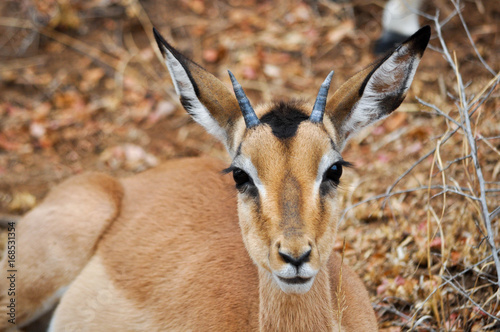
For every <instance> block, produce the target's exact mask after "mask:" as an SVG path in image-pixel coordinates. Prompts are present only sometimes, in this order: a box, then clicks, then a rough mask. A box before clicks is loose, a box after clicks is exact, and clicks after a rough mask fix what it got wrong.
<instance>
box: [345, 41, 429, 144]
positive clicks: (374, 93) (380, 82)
mask: <svg viewBox="0 0 500 332" xmlns="http://www.w3.org/2000/svg"><path fill="white" fill-rule="evenodd" d="M409 52H410V49H409V48H408V46H407V45H402V46H400V47H399V48H398V49H397V50H396V51H394V53H393V54H392V55H391V56H390V57H389V58H388V59H387V60H385V61H384V63H382V64H381V65H380V66H379V67H378V68H377V70H376V71H375V72H374V73H373V74H372V76H371V77H370V79H369V80H368V82H367V84H366V86H365V89H364V91H363V95H362V96H361V98H360V99H359V100H358V102H356V104H355V105H354V107H353V109H352V110H351V112H350V114H349V116H348V118H347V119H346V120H345V122H344V124H343V126H342V129H343V132H344V133H350V136H351V135H352V134H353V133H355V132H357V131H358V130H360V129H362V128H364V127H366V126H368V125H370V124H372V123H374V122H376V121H377V120H380V119H382V118H385V117H386V116H387V115H389V114H390V111H392V110H390V111H388V110H387V109H384V107H383V103H384V100H385V98H394V97H395V96H397V95H400V96H402V95H404V94H406V92H407V91H408V89H409V88H410V85H411V82H412V80H413V76H414V75H415V72H416V70H417V67H418V63H419V61H420V57H419V56H417V55H414V56H409V55H408V53H409ZM347 139H348V137H346V140H345V141H344V144H345V142H346V141H347Z"/></svg>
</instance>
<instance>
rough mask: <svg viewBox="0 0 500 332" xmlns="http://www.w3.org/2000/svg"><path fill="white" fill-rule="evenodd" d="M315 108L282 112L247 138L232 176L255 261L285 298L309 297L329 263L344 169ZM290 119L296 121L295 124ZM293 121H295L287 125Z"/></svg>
mask: <svg viewBox="0 0 500 332" xmlns="http://www.w3.org/2000/svg"><path fill="white" fill-rule="evenodd" d="M311 109H312V107H311V106H310V105H300V104H297V103H296V104H283V103H282V104H277V105H274V106H273V107H271V109H270V111H268V112H267V113H266V114H264V115H263V116H261V117H260V122H261V123H260V124H259V125H257V126H255V127H253V128H250V129H245V130H244V131H243V130H242V133H241V138H240V139H239V140H238V142H237V143H236V144H237V145H238V147H236V149H235V150H236V151H237V153H236V155H235V157H234V158H233V162H232V164H231V167H230V168H229V169H228V171H232V173H233V177H234V180H235V183H236V188H237V189H238V191H239V195H238V196H239V219H240V227H241V230H242V235H243V241H244V243H245V245H246V248H247V250H248V252H249V254H250V256H251V258H252V259H253V260H254V261H255V262H256V263H257V264H258V266H260V267H262V268H264V269H265V270H267V271H269V273H271V274H272V277H273V279H274V280H275V281H276V283H277V284H278V286H279V287H280V288H281V290H283V291H284V292H287V293H304V292H307V291H308V290H309V289H310V287H311V286H312V284H313V281H314V277H315V276H316V274H317V272H318V271H319V269H320V267H321V266H323V265H324V264H325V263H326V261H327V260H328V258H329V255H330V252H331V250H332V247H333V244H334V240H335V235H336V229H337V222H336V218H337V212H338V211H337V210H338V209H337V208H336V206H337V204H336V202H337V199H336V193H337V186H338V184H339V181H340V176H341V175H342V167H343V166H345V165H346V164H348V163H346V162H344V161H343V160H342V157H341V155H340V153H339V151H338V148H337V147H336V144H335V143H334V141H333V139H332V135H331V134H329V133H328V131H327V130H326V128H325V126H324V124H323V123H313V122H311V121H310V120H309V115H310V114H307V113H310V112H311V111H310V110H311ZM291 115H293V116H291ZM291 118H292V119H293V121H290V119H291Z"/></svg>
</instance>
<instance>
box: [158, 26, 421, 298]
mask: <svg viewBox="0 0 500 332" xmlns="http://www.w3.org/2000/svg"><path fill="white" fill-rule="evenodd" d="M155 36H156V40H157V42H158V46H159V48H160V51H161V52H162V54H163V56H164V58H165V61H166V64H167V67H168V69H169V71H170V74H171V76H172V80H173V83H174V87H175V90H176V92H177V93H178V94H179V96H180V100H181V103H182V105H183V106H184V108H185V109H186V110H187V111H188V113H189V114H191V115H192V117H193V119H194V120H195V121H197V122H198V123H200V124H201V125H202V126H204V127H205V129H206V130H207V131H208V132H210V133H211V134H213V135H214V136H215V137H217V138H218V139H219V140H220V141H221V142H223V143H224V144H225V146H226V148H227V150H228V152H229V154H230V156H231V158H232V162H231V166H230V167H229V168H228V169H227V170H226V172H232V174H233V177H234V181H235V183H236V189H237V190H238V192H239V193H238V213H239V223H240V226H241V231H242V235H243V242H244V243H245V246H246V248H247V251H248V253H249V255H250V257H251V258H252V259H253V261H254V262H255V263H256V264H257V266H258V267H259V268H260V269H261V270H262V271H267V272H268V273H269V274H270V275H271V276H272V279H273V280H274V281H276V284H277V285H278V286H279V287H280V288H281V290H282V291H284V292H286V293H304V292H307V291H308V290H309V289H310V288H311V286H312V285H313V283H314V278H315V276H316V275H317V273H318V271H319V270H320V269H321V268H322V267H324V266H325V264H326V262H327V260H328V258H329V256H330V253H331V251H332V247H333V244H334V240H335V235H336V228H337V222H336V219H337V216H338V212H339V208H338V204H337V187H338V185H339V182H340V177H341V175H342V168H343V166H347V165H348V164H349V163H347V162H345V161H343V160H342V157H341V155H340V152H341V151H342V148H343V146H344V145H345V143H346V141H347V140H348V139H349V138H350V137H351V136H352V135H353V134H354V133H355V132H357V131H358V130H360V129H361V128H364V127H366V126H368V125H370V124H372V123H374V122H376V121H378V120H379V119H382V118H384V117H385V116H387V115H389V114H390V113H391V112H392V111H394V110H395V109H396V108H397V107H398V106H399V105H400V104H401V102H402V101H403V99H404V97H405V95H406V92H407V91H408V89H409V87H410V84H411V81H412V79H413V76H414V74H415V71H416V69H417V66H418V63H419V61H420V58H421V56H422V54H423V52H424V50H425V48H426V46H427V43H428V41H429V37H430V28H429V27H428V26H427V27H424V28H422V29H420V30H419V31H417V32H416V33H415V34H414V35H413V36H412V37H410V38H409V39H408V40H407V41H406V42H405V43H403V44H402V45H401V46H399V47H398V48H397V49H395V50H394V51H393V52H392V53H390V54H388V55H387V56H386V57H385V58H383V59H381V60H380V61H378V62H376V63H374V64H372V65H371V66H369V67H368V68H366V69H364V70H363V71H361V72H359V73H358V74H356V75H355V76H353V77H352V78H351V79H350V80H348V81H347V82H346V83H344V84H343V85H342V86H341V87H340V88H339V89H338V90H337V92H336V93H335V94H334V95H333V96H331V97H330V98H327V96H328V90H329V88H330V82H331V78H332V74H333V72H331V73H330V74H329V75H328V77H327V78H326V80H325V81H324V83H323V84H322V85H321V88H320V89H319V93H318V96H317V98H316V101H315V103H314V106H311V105H307V104H305V103H300V102H288V103H277V104H273V105H266V106H262V107H261V108H259V109H257V112H255V111H254V110H253V108H252V106H251V105H250V101H249V100H248V98H247V97H246V95H245V93H244V92H243V89H242V87H241V85H240V84H239V83H238V82H237V81H236V78H235V77H234V75H233V74H232V73H231V72H230V73H229V75H230V78H231V82H232V85H233V89H234V94H233V93H231V92H230V91H229V90H228V89H227V87H226V86H225V85H224V84H223V83H222V82H221V81H219V80H218V79H217V78H215V77H214V76H213V75H211V74H209V73H208V72H206V71H205V70H204V69H202V68H201V67H200V66H198V65H197V64H195V63H194V62H192V61H190V60H188V59H187V58H185V57H184V56H183V55H181V54H180V53H179V52H178V51H176V50H175V49H174V48H173V47H172V46H171V45H169V44H168V43H167V42H166V41H165V40H164V39H163V38H162V37H161V36H160V34H159V33H158V32H157V31H156V30H155Z"/></svg>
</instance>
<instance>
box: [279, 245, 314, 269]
mask: <svg viewBox="0 0 500 332" xmlns="http://www.w3.org/2000/svg"><path fill="white" fill-rule="evenodd" d="M278 253H279V254H280V256H281V258H283V260H284V261H285V262H286V263H289V264H292V265H293V266H295V267H297V268H298V267H299V266H301V265H302V264H304V263H307V262H309V256H311V248H309V249H307V250H306V252H304V253H303V254H301V255H300V256H298V257H297V256H293V255H291V254H287V253H284V252H282V251H281V250H279V251H278Z"/></svg>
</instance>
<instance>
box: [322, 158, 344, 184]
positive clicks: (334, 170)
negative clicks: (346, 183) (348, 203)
mask: <svg viewBox="0 0 500 332" xmlns="http://www.w3.org/2000/svg"><path fill="white" fill-rule="evenodd" d="M341 176H342V164H341V163H335V164H333V165H332V166H330V168H329V169H327V170H326V172H325V175H323V182H325V181H332V182H333V183H334V184H335V185H338V184H339V182H340V177H341Z"/></svg>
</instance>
